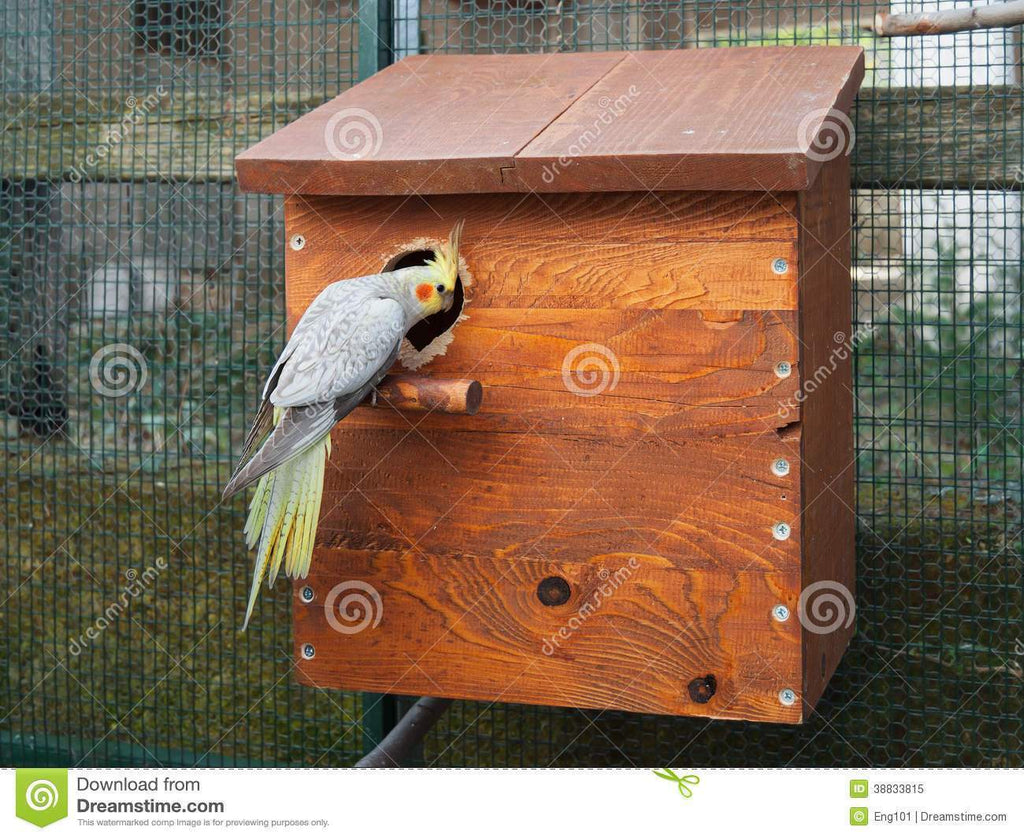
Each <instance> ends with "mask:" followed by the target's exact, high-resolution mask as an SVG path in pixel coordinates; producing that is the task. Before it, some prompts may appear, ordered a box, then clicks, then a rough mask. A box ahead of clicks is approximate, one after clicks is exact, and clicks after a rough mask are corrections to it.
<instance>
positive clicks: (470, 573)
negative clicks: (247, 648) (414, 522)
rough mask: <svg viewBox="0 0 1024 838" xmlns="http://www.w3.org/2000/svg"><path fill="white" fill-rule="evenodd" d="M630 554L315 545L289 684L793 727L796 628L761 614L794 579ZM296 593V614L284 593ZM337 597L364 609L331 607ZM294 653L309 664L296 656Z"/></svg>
mask: <svg viewBox="0 0 1024 838" xmlns="http://www.w3.org/2000/svg"><path fill="white" fill-rule="evenodd" d="M630 558H631V557H630V556H628V555H622V556H615V557H608V558H595V559H594V560H593V561H591V562H589V563H585V564H561V563H558V562H554V561H529V560H524V559H521V558H495V559H492V558H486V559H485V558H470V557H460V558H458V559H449V558H447V557H436V556H424V555H421V554H418V553H407V554H404V555H402V554H398V553H388V552H378V551H355V550H335V549H331V550H325V549H318V550H317V551H316V553H315V555H314V558H313V569H312V572H311V575H310V576H309V578H308V579H306V580H304V581H300V582H299V584H298V587H297V588H296V599H295V605H294V614H295V648H296V656H297V660H298V661H299V664H298V672H299V678H300V680H302V681H304V682H305V683H308V684H313V685H316V686H318V687H332V688H339V689H348V690H369V691H373V692H387V693H399V694H408V695H423V694H430V695H435V696H448V697H459V698H471V699H479V700H483V701H503V702H523V703H529V704H557V705H563V706H570V707H592V708H601V709H605V708H616V709H622V710H630V711H634V712H646V713H673V714H683V715H690V714H693V715H701V716H712V717H715V718H731V719H758V720H761V721H764V720H769V721H777V722H789V723H793V722H797V721H799V719H800V709H799V707H798V706H792V707H785V706H783V705H781V704H780V703H779V700H778V691H779V689H780V686H779V685H780V684H786V683H796V682H797V679H798V678H799V671H800V669H799V667H800V662H799V661H800V632H799V624H798V623H797V622H796V621H789V622H788V623H784V624H782V623H777V622H776V621H774V620H772V618H771V608H772V606H773V605H775V604H776V603H778V602H786V603H789V604H790V605H792V604H794V602H795V596H796V593H797V589H798V584H799V583H798V579H797V577H796V576H795V575H794V574H792V573H791V574H765V573H758V572H741V573H733V572H728V573H722V572H703V571H701V572H696V571H694V572H686V571H679V570H668V569H664V568H660V567H657V566H651V565H650V564H648V563H645V562H641V561H635V562H634V563H632V564H631V562H630ZM551 576H558V577H561V578H563V579H565V580H566V582H568V584H569V586H570V591H571V596H570V599H569V600H568V602H566V603H565V604H564V605H560V606H554V607H549V606H544V605H542V604H541V603H540V601H539V599H538V598H537V595H536V590H537V585H538V583H539V582H540V581H541V580H542V579H545V578H547V577H551ZM353 583H356V584H357V585H365V586H370V591H373V592H376V594H377V596H379V599H378V600H377V601H376V602H374V601H373V600H374V598H373V594H372V593H369V592H368V591H367V590H366V589H363V590H360V589H358V588H357V587H355V585H353ZM307 585H308V586H309V587H310V588H312V590H313V592H314V598H313V600H312V601H311V602H309V603H306V602H304V601H303V600H302V598H301V596H299V590H300V589H301V588H303V587H305V586H307ZM346 594H354V595H355V596H356V597H360V596H362V597H363V603H364V605H365V606H366V607H365V608H362V609H361V608H360V606H359V604H358V602H357V601H356V600H350V601H349V602H348V603H347V605H346V606H345V607H344V608H343V603H344V602H345V600H344V597H345V595H346ZM328 613H330V614H331V616H332V618H333V619H334V620H335V623H336V625H339V626H341V627H342V628H343V629H344V631H342V632H339V631H337V630H335V628H332V626H331V624H330V623H329V621H328V619H327V614H328ZM346 615H347V617H348V619H346ZM364 617H365V627H364V628H363V629H362V630H360V631H352V629H353V628H355V627H357V626H358V625H359V624H360V623H363V622H364ZM349 632H351V633H349ZM307 643H308V644H312V645H313V647H314V650H315V655H314V657H313V658H312V659H311V660H304V659H302V657H301V649H302V648H303V646H304V645H305V644H307ZM708 674H713V675H714V676H715V679H716V682H717V689H716V692H715V694H714V695H713V696H712V698H711V700H710V701H709V702H708V703H706V704H697V703H695V702H694V701H693V700H692V699H691V698H690V696H689V692H688V690H687V685H688V684H689V683H690V682H691V681H692V680H693V679H694V678H699V677H704V676H706V675H708Z"/></svg>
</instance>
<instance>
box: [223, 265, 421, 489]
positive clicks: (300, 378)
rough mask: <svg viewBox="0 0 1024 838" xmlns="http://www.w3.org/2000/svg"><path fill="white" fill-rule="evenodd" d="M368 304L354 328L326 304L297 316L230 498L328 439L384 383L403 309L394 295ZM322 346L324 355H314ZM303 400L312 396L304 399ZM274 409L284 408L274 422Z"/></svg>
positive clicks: (397, 344) (394, 352) (231, 484)
mask: <svg viewBox="0 0 1024 838" xmlns="http://www.w3.org/2000/svg"><path fill="white" fill-rule="evenodd" d="M339 284H341V283H339ZM322 296H323V295H321V297H322ZM321 297H318V298H317V301H319V300H320V299H321ZM317 301H314V304H315V303H316V302H317ZM365 302H366V305H360V306H359V307H358V308H359V309H361V312H362V315H363V317H358V318H356V320H357V321H358V322H356V324H355V327H353V325H352V324H353V319H352V318H347V317H344V316H343V317H336V318H335V319H334V321H333V322H332V320H330V319H328V317H327V316H325V315H324V310H323V309H322V310H321V311H320V312H317V313H316V314H317V315H318V316H316V317H314V318H312V319H311V320H309V321H307V319H306V317H303V320H302V321H300V324H299V326H303V324H305V326H304V327H303V328H302V329H300V327H299V326H297V327H296V329H295V332H294V334H293V335H292V338H291V340H290V341H289V342H288V345H287V346H286V347H285V351H284V352H282V353H281V357H280V358H279V359H278V362H277V364H276V365H275V367H274V369H273V371H272V372H271V374H270V378H269V379H268V381H267V386H266V387H265V388H264V399H263V403H262V404H261V406H260V410H259V412H258V414H257V416H256V420H255V422H254V423H253V426H252V429H251V430H250V431H249V433H248V435H247V436H246V440H245V444H244V445H243V450H242V459H241V461H240V463H239V465H238V467H237V469H236V470H235V473H234V475H232V477H231V479H230V480H229V481H228V484H227V486H226V487H225V488H224V497H225V498H227V497H230V496H231V495H233V494H234V493H236V492H238V491H240V490H241V489H243V488H245V487H246V486H248V485H250V484H251V483H253V482H255V481H256V480H258V479H259V478H260V477H262V476H263V475H264V474H266V473H267V472H268V471H271V470H273V469H275V468H277V467H278V466H279V465H281V464H282V463H283V462H285V461H287V460H289V459H291V458H292V457H294V456H296V455H298V454H301V453H302V452H303V451H305V450H306V449H307V448H309V447H310V446H311V445H314V444H315V443H317V442H318V441H320V440H321V439H323V437H324V436H325V435H326V434H327V433H329V432H330V430H331V428H333V427H334V425H335V424H336V423H337V422H339V421H340V420H341V419H343V418H344V417H345V416H347V415H348V414H349V413H351V412H352V411H353V410H354V409H355V408H356V406H357V405H358V404H359V403H360V402H361V401H362V400H363V399H364V398H365V397H366V395H367V393H369V392H370V390H372V389H373V388H374V387H375V386H376V385H377V384H379V383H380V380H381V379H382V378H383V377H384V375H385V374H386V373H387V371H388V369H389V368H390V367H391V365H392V364H393V363H394V361H395V358H397V357H398V350H399V348H400V346H401V343H402V336H403V333H404V326H405V314H404V312H403V311H402V308H401V306H400V305H399V304H398V303H397V302H395V301H394V300H382V299H373V300H367V301H365ZM312 308H313V306H310V310H312ZM328 312H329V309H328ZM307 314H308V312H307ZM335 329H337V331H336V330H335ZM346 346H347V347H348V349H346ZM318 349H319V350H320V351H321V352H322V353H323V354H322V355H317V354H316V352H317V350H318ZM332 368H333V374H332ZM282 393H283V395H281V394H282ZM304 397H311V398H309V400H308V401H302V400H301V399H302V398H304ZM274 407H283V408H284V413H283V414H282V416H281V421H280V422H278V423H277V425H276V426H274V425H273V410H274ZM257 446H259V447H258V450H257Z"/></svg>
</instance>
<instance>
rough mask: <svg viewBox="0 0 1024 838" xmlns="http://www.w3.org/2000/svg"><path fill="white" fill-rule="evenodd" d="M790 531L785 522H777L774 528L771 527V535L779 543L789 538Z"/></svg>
mask: <svg viewBox="0 0 1024 838" xmlns="http://www.w3.org/2000/svg"><path fill="white" fill-rule="evenodd" d="M791 532H792V530H791V529H790V528H789V524H787V523H786V522H785V521H779V522H778V523H777V524H776V525H775V526H774V527H772V535H774V536H775V537H776V538H777V539H778V540H779V541H785V540H786V539H787V538H789V536H790V533H791Z"/></svg>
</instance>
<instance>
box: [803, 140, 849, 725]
mask: <svg viewBox="0 0 1024 838" xmlns="http://www.w3.org/2000/svg"><path fill="white" fill-rule="evenodd" d="M799 218H800V246H799V250H800V261H801V265H800V283H799V284H800V288H799V295H800V307H799V321H800V333H801V347H802V350H801V369H802V375H803V381H802V382H801V389H802V391H803V393H804V395H805V399H804V401H803V403H802V408H803V412H802V416H801V423H802V426H803V430H802V433H801V461H802V462H801V473H802V477H801V480H802V498H803V502H802V526H801V529H802V531H803V542H802V561H801V564H802V578H801V589H802V602H801V605H802V607H804V608H805V610H804V613H801V614H799V615H798V616H799V617H800V621H801V623H802V624H803V670H804V671H803V692H802V696H801V699H802V706H803V708H804V718H807V716H809V715H810V713H811V712H812V711H813V709H814V707H815V706H816V704H817V702H818V699H819V698H820V697H821V694H822V692H823V691H824V689H825V685H826V684H827V683H828V681H829V679H830V678H831V677H832V674H833V673H834V672H835V670H836V667H837V666H838V665H839V660H840V658H841V657H842V655H843V652H844V651H845V649H846V647H847V645H848V644H849V642H850V639H851V638H852V636H853V633H854V630H855V624H854V619H855V618H854V615H855V608H854V606H853V600H852V597H854V596H855V593H856V592H855V590H854V578H855V552H854V538H855V517H856V513H855V503H856V500H855V497H854V480H855V477H856V462H855V454H854V445H853V380H852V367H853V365H852V354H853V348H854V347H855V345H856V337H855V335H853V334H852V331H851V329H852V326H851V303H850V165H849V157H848V156H846V155H845V154H841V155H840V156H838V157H836V158H835V159H833V160H830V161H828V162H826V163H825V164H824V165H823V166H822V171H821V173H820V175H819V177H818V179H817V181H816V182H815V184H814V185H813V186H812V187H811V189H809V190H807V191H806V192H804V193H801V194H800V196H799ZM821 595H834V596H836V597H837V600H836V601H837V602H840V603H841V605H840V606H839V609H838V611H836V612H834V613H829V609H828V607H827V606H826V607H825V608H824V609H822V610H817V611H816V609H815V602H816V600H817V601H818V608H819V609H821V608H822V605H823V604H824V603H823V601H821V600H819V597H820V596H821Z"/></svg>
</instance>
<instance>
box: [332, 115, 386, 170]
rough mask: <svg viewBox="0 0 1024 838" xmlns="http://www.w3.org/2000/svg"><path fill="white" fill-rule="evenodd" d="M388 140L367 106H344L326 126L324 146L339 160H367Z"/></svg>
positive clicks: (378, 121)
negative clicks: (385, 139) (366, 108)
mask: <svg viewBox="0 0 1024 838" xmlns="http://www.w3.org/2000/svg"><path fill="white" fill-rule="evenodd" d="M383 143H384V128H383V127H382V126H381V124H380V120H379V119H377V117H375V116H374V115H373V114H372V113H370V112H369V111H367V110H364V109H363V108H342V109H341V110H340V111H338V112H337V113H336V114H334V115H333V116H332V117H331V118H330V119H328V120H327V124H326V125H325V126H324V145H325V146H327V153H328V154H330V155H331V157H333V158H334V159H335V160H365V159H366V158H368V157H374V156H376V154H377V152H379V151H380V147H381V145H382V144H383Z"/></svg>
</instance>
